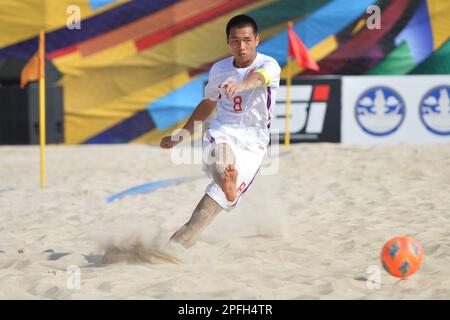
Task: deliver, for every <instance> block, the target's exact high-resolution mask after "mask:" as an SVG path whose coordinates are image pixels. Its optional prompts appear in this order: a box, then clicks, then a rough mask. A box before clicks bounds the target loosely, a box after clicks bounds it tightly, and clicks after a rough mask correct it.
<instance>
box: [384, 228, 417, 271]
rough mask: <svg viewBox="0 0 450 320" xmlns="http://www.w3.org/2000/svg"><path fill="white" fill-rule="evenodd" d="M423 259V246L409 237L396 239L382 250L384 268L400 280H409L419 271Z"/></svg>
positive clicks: (387, 243)
mask: <svg viewBox="0 0 450 320" xmlns="http://www.w3.org/2000/svg"><path fill="white" fill-rule="evenodd" d="M422 259H423V249H422V245H421V244H420V243H419V242H418V241H417V240H416V239H414V238H412V237H409V236H400V237H395V238H392V239H391V240H389V241H388V242H386V244H385V245H384V246H383V250H381V263H382V264H383V268H384V269H385V270H386V271H387V272H388V273H390V274H391V275H393V276H394V277H398V278H407V277H409V276H410V275H412V274H414V273H415V272H416V271H417V269H419V267H420V264H421V263H422Z"/></svg>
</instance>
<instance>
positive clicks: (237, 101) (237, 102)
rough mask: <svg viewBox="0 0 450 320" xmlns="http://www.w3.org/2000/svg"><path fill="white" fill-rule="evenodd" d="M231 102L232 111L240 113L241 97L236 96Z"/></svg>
mask: <svg viewBox="0 0 450 320" xmlns="http://www.w3.org/2000/svg"><path fill="white" fill-rule="evenodd" d="M233 101H234V106H233V109H234V111H236V112H241V111H242V97H241V96H236V97H234V99H233Z"/></svg>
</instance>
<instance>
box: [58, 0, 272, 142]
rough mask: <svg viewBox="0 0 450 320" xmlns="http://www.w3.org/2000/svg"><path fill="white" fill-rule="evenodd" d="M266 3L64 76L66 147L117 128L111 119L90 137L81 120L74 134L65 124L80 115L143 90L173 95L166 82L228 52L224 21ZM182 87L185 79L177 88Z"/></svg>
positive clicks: (89, 127)
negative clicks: (106, 62) (108, 61)
mask: <svg viewBox="0 0 450 320" xmlns="http://www.w3.org/2000/svg"><path fill="white" fill-rule="evenodd" d="M268 2H270V1H262V2H259V3H257V4H254V5H252V6H246V7H243V8H241V9H239V10H236V11H234V12H231V13H229V14H228V15H226V16H222V17H220V18H218V19H216V20H214V21H212V22H210V23H207V24H204V25H202V26H199V27H197V28H195V29H193V30H190V31H189V32H186V33H182V34H180V35H179V36H177V37H175V38H174V39H171V40H169V41H166V42H164V43H162V44H160V45H157V46H155V47H153V48H150V49H149V50H145V51H142V52H139V53H137V54H135V55H133V56H131V57H128V58H127V59H123V60H121V61H117V62H115V63H114V64H112V65H111V66H109V67H106V66H104V67H102V68H92V69H90V68H86V69H85V70H84V71H85V72H84V73H83V76H80V77H78V76H71V75H67V76H65V77H64V78H63V80H62V84H63V85H64V95H65V106H66V110H68V112H69V114H68V115H67V117H68V120H67V126H66V128H67V136H66V141H67V142H68V143H78V142H80V141H83V140H85V139H87V138H89V137H90V136H92V135H94V134H96V133H99V132H101V131H103V130H104V129H105V128H109V127H111V126H112V125H114V124H116V123H117V122H119V121H115V120H116V119H109V124H104V126H103V127H98V128H95V129H96V130H95V131H93V130H92V128H93V127H95V126H97V124H90V122H91V120H90V119H89V118H86V119H85V121H86V126H85V129H83V130H81V133H80V132H77V130H78V129H75V128H72V123H73V121H72V120H71V118H72V117H74V115H76V114H77V113H79V112H82V110H90V112H94V113H95V110H100V109H104V108H108V107H107V106H108V105H110V104H114V103H115V101H116V100H119V99H121V97H122V96H127V95H131V94H133V92H137V91H141V90H144V89H145V88H148V87H149V86H158V87H159V88H160V89H158V90H159V91H164V94H167V93H169V92H170V91H172V90H174V87H173V82H174V81H173V80H172V77H175V76H177V75H178V74H180V73H182V72H186V71H187V70H188V69H190V68H195V67H199V66H202V65H204V64H205V63H207V62H209V61H212V60H214V59H216V58H218V57H220V56H225V55H227V54H228V48H227V46H226V43H225V31H224V28H225V25H226V23H227V22H228V20H229V19H230V18H231V17H232V16H234V15H236V14H239V13H242V12H245V11H247V10H251V9H253V8H256V7H259V6H262V5H265V4H266V3H268ZM78 58H79V56H78ZM88 59H91V58H88ZM81 60H82V59H81ZM79 61H80V60H78V59H74V60H71V63H74V65H73V67H75V64H77V63H78V62H79ZM69 67H72V66H71V65H70V64H69V63H67V64H66V65H65V68H69ZM188 81H189V79H187V80H186V81H185V82H184V83H183V84H185V83H187V82H188ZM160 82H161V84H160V85H159V83H160ZM183 84H180V86H181V85H183ZM153 90H156V89H153ZM160 96H163V94H161V95H160ZM149 102H151V100H148V101H146V103H145V104H142V103H134V109H135V110H136V111H139V110H141V109H142V108H143V107H144V106H145V105H146V104H147V103H149ZM124 118H125V117H124ZM106 120H108V119H106ZM95 121H99V120H95ZM86 130H89V131H90V134H86V132H87V131H86ZM72 135H75V136H72Z"/></svg>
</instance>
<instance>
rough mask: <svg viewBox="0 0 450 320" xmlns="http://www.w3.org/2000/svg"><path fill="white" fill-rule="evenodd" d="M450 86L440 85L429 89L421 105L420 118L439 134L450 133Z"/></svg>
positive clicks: (433, 131)
mask: <svg viewBox="0 0 450 320" xmlns="http://www.w3.org/2000/svg"><path fill="white" fill-rule="evenodd" d="M449 97H450V87H449V86H439V87H435V88H433V89H431V90H430V91H428V92H427V93H426V94H425V96H424V97H423V98H422V101H421V102H420V107H419V115H420V120H422V123H423V124H424V125H425V127H426V128H427V129H428V130H429V131H430V132H432V133H434V134H437V135H450V98H449Z"/></svg>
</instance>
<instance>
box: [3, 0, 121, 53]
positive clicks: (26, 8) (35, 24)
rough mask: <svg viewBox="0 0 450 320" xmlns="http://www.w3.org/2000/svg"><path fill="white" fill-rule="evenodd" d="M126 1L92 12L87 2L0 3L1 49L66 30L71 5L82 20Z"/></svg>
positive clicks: (35, 0) (32, 0)
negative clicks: (41, 35)
mask: <svg viewBox="0 0 450 320" xmlns="http://www.w3.org/2000/svg"><path fill="white" fill-rule="evenodd" d="M127 1H129V0H117V1H116V2H114V3H112V4H110V5H107V6H104V7H101V8H99V9H97V10H95V11H94V10H92V9H91V7H90V6H89V3H88V0H20V1H18V0H2V1H1V7H0V30H2V34H1V36H0V48H1V47H5V46H9V45H12V44H15V43H17V42H21V41H24V40H27V39H29V38H32V37H35V36H37V34H38V33H39V31H41V30H42V29H44V30H46V31H53V30H55V29H59V28H62V27H65V26H66V24H67V19H68V17H69V16H70V15H69V14H68V13H67V8H68V7H69V6H70V5H77V6H79V7H80V10H81V19H82V20H84V19H87V18H89V17H91V16H93V15H95V14H98V13H101V12H103V11H106V10H109V9H110V8H112V7H115V6H117V5H119V4H121V3H124V2H127ZM81 26H83V24H81Z"/></svg>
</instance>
